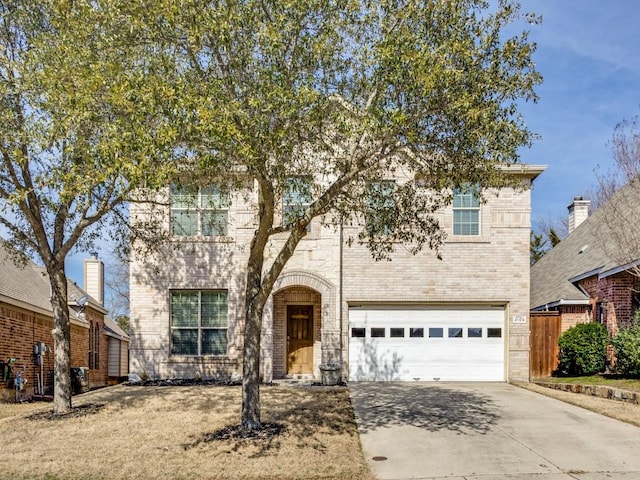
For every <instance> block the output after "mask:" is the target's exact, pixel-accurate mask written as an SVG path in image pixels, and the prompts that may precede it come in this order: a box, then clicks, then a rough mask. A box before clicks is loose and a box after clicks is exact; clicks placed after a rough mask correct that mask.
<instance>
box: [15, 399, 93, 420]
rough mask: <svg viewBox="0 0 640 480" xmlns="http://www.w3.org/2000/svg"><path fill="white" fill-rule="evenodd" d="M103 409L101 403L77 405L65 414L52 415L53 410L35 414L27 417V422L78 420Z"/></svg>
mask: <svg viewBox="0 0 640 480" xmlns="http://www.w3.org/2000/svg"><path fill="white" fill-rule="evenodd" d="M104 407H105V405H104V404H102V403H88V404H85V405H78V406H77V407H73V408H72V409H71V410H70V411H68V412H67V413H60V414H57V413H54V412H53V410H47V411H46V412H36V413H33V414H31V415H29V416H28V417H27V419H29V420H48V421H53V420H63V419H67V418H80V417H86V416H87V415H93V414H95V413H98V412H100V411H101V410H102V409H103V408H104Z"/></svg>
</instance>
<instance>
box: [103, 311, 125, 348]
mask: <svg viewBox="0 0 640 480" xmlns="http://www.w3.org/2000/svg"><path fill="white" fill-rule="evenodd" d="M104 329H105V332H106V333H107V335H109V336H110V337H113V338H117V339H118V340H123V341H125V342H128V341H129V335H127V333H126V332H125V331H124V330H122V329H121V328H120V326H119V325H118V324H117V323H116V322H115V321H114V320H113V319H112V318H111V317H104Z"/></svg>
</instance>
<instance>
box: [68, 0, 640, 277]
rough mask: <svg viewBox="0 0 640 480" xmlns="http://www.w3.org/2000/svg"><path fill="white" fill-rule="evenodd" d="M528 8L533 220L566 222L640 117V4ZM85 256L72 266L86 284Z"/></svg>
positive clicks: (596, 1) (545, 2)
mask: <svg viewBox="0 0 640 480" xmlns="http://www.w3.org/2000/svg"><path fill="white" fill-rule="evenodd" d="M521 3H522V8H523V11H525V12H528V11H533V12H535V13H537V14H540V15H542V17H543V21H542V24H540V25H528V24H527V23H525V22H524V21H523V22H519V23H518V24H516V25H514V27H516V28H518V29H519V30H522V29H524V28H526V29H530V30H531V39H532V40H533V41H535V42H536V43H537V44H538V49H537V51H536V53H535V57H534V58H535V60H536V63H537V67H538V70H539V71H540V72H541V73H542V75H543V76H544V83H543V84H542V85H541V86H540V87H538V93H539V95H540V101H539V102H538V103H537V104H530V103H529V104H525V105H523V107H522V110H521V111H522V114H523V115H524V118H525V121H526V123H527V125H528V126H529V127H530V129H531V130H533V131H534V132H536V133H538V134H540V135H541V136H542V138H541V139H540V140H538V141H537V142H536V143H535V144H534V145H533V147H532V148H531V149H523V150H522V161H524V162H526V163H533V164H545V165H548V168H547V170H546V172H544V173H543V174H542V175H541V176H540V177H539V178H538V179H537V181H536V183H535V186H534V189H533V192H532V199H533V200H532V217H533V218H534V219H535V218H536V217H537V216H550V217H559V216H563V215H566V212H567V210H566V206H567V205H568V204H569V203H570V202H571V199H572V198H573V197H574V196H576V195H581V194H583V193H584V192H585V191H586V190H587V189H589V188H590V187H592V186H593V185H594V184H595V176H594V169H595V168H596V166H598V165H601V167H602V168H604V169H607V168H609V166H610V163H611V155H610V151H609V148H608V147H607V145H606V144H607V141H608V140H609V139H610V138H611V135H612V133H613V129H614V128H615V126H616V124H617V123H618V122H620V121H621V120H622V119H624V118H628V117H631V116H634V115H639V114H640V39H639V37H640V0H609V1H603V0H521ZM107 255H108V252H107V251H105V250H103V251H102V252H100V256H101V257H106V256H107ZM85 256H86V255H85V254H79V255H75V256H73V257H72V258H70V259H69V263H68V273H69V274H70V276H71V277H72V278H74V279H75V280H77V281H78V282H79V283H80V282H82V258H84V257H85ZM107 268H108V265H107ZM80 284H81V283H80Z"/></svg>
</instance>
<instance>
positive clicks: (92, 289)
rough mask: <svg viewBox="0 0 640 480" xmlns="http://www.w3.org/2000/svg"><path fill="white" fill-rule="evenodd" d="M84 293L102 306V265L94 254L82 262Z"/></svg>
mask: <svg viewBox="0 0 640 480" xmlns="http://www.w3.org/2000/svg"><path fill="white" fill-rule="evenodd" d="M84 291H85V292H87V293H88V294H89V295H91V296H92V297H93V298H95V299H96V300H97V301H98V302H100V305H104V264H103V263H102V260H100V259H99V258H98V254H97V253H95V252H91V258H87V259H85V260H84Z"/></svg>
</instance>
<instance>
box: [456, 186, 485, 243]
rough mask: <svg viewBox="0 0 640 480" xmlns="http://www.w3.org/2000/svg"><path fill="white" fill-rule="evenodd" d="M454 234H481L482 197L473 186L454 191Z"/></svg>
mask: <svg viewBox="0 0 640 480" xmlns="http://www.w3.org/2000/svg"><path fill="white" fill-rule="evenodd" d="M453 234H454V235H480V199H479V197H478V195H477V194H476V189H474V188H473V187H465V188H462V189H457V190H455V191H454V192H453Z"/></svg>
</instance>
